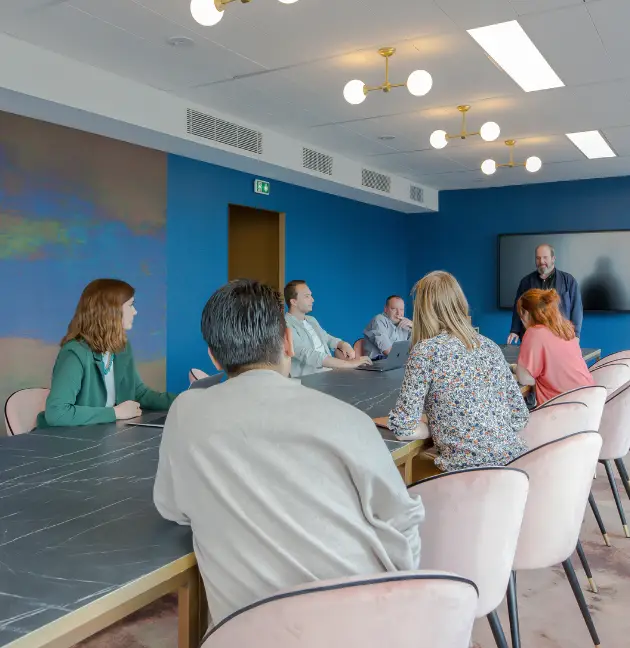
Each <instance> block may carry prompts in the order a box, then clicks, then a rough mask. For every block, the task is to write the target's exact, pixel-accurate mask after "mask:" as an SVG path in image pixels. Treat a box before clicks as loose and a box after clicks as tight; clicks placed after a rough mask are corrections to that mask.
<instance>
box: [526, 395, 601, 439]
mask: <svg viewBox="0 0 630 648" xmlns="http://www.w3.org/2000/svg"><path fill="white" fill-rule="evenodd" d="M606 398H607V391H606V387H605V386H604V385H587V386H585V387H577V388H576V389H572V390H571V391H568V392H565V393H564V394H559V395H558V396H555V397H554V398H551V399H549V400H548V401H547V402H546V403H543V404H542V405H541V406H540V407H537V408H536V409H535V410H534V412H537V411H538V410H542V409H544V408H546V407H550V406H552V405H556V404H558V403H584V405H586V406H587V407H588V408H589V414H588V416H589V418H588V421H586V422H585V424H586V427H585V428H583V429H586V430H597V429H599V422H600V420H601V418H602V413H603V411H604V403H605V402H606Z"/></svg>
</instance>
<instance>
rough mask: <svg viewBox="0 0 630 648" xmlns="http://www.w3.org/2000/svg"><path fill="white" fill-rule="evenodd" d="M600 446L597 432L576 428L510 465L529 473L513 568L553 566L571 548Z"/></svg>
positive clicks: (565, 556)
mask: <svg viewBox="0 0 630 648" xmlns="http://www.w3.org/2000/svg"><path fill="white" fill-rule="evenodd" d="M601 447H602V437H601V436H600V435H599V434H598V433H597V432H578V433H577V434H571V435H569V436H567V437H564V438H563V439H557V440H556V441H551V442H550V443H546V444H545V445H542V446H540V447H538V448H536V449H535V450H530V451H529V452H526V453H525V454H524V455H521V456H520V457H519V458H518V459H515V460H514V461H512V462H511V463H510V464H509V465H510V466H511V467H514V468H520V469H521V470H524V471H525V472H526V473H527V474H528V475H529V495H528V497H527V505H526V507H525V516H524V518H523V525H522V527H521V534H520V536H519V539H518V547H517V549H516V556H515V558H514V569H515V570H519V569H543V568H546V567H551V566H552V565H557V564H559V563H561V562H564V561H565V560H566V559H567V558H568V557H569V556H570V555H571V554H572V553H573V552H574V551H575V547H576V545H577V541H578V537H579V533H580V527H581V526H582V520H583V519H584V510H585V508H586V503H587V501H588V494H589V492H590V490H591V484H592V482H593V475H594V474H595V468H596V467H597V460H598V458H599V451H600V449H601ZM427 519H428V518H427Z"/></svg>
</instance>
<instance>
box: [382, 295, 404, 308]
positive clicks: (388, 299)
mask: <svg viewBox="0 0 630 648" xmlns="http://www.w3.org/2000/svg"><path fill="white" fill-rule="evenodd" d="M392 299H402V301H405V300H404V299H403V298H402V297H401V296H400V295H390V296H389V297H388V298H387V299H386V300H385V306H389V302H390V301H391V300H392Z"/></svg>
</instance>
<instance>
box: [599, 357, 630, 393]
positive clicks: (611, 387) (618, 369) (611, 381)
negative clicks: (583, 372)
mask: <svg viewBox="0 0 630 648" xmlns="http://www.w3.org/2000/svg"><path fill="white" fill-rule="evenodd" d="M591 375H592V376H593V378H594V380H595V382H596V383H597V384H598V385H603V386H604V387H606V391H607V392H608V396H610V395H611V394H612V393H613V392H616V391H617V390H618V389H619V387H623V385H625V384H626V383H627V382H630V359H628V360H627V361H626V362H623V361H622V360H619V361H617V362H609V363H608V364H605V365H602V366H601V367H598V368H597V369H592V370H591Z"/></svg>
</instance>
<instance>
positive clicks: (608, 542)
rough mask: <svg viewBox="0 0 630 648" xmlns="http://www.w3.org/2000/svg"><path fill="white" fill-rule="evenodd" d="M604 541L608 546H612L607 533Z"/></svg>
mask: <svg viewBox="0 0 630 648" xmlns="http://www.w3.org/2000/svg"><path fill="white" fill-rule="evenodd" d="M604 542H605V543H606V546H607V547H610V540H609V539H608V534H607V533H604Z"/></svg>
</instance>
